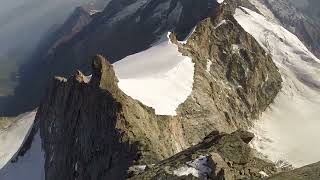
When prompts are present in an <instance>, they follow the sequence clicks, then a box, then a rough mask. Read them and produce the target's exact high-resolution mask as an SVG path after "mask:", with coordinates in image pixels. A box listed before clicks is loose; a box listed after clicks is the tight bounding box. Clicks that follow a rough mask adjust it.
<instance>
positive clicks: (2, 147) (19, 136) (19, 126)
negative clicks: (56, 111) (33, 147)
mask: <svg viewBox="0 0 320 180" xmlns="http://www.w3.org/2000/svg"><path fill="white" fill-rule="evenodd" d="M35 115H36V112H30V113H26V114H24V115H21V116H19V117H17V120H16V122H15V123H13V124H12V125H11V126H10V127H9V128H8V129H5V130H0V169H1V168H2V167H3V166H4V165H6V164H7V163H8V161H10V160H11V158H12V157H13V156H14V155H15V154H16V153H17V151H18V150H19V149H20V147H21V145H22V144H23V142H24V141H25V138H26V137H27V136H28V134H29V133H30V131H31V127H32V125H33V121H34V118H35ZM0 179H1V178H0Z"/></svg>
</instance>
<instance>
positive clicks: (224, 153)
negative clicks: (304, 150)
mask: <svg viewBox="0 0 320 180" xmlns="http://www.w3.org/2000/svg"><path fill="white" fill-rule="evenodd" d="M249 134H250V133H248V132H245V131H237V132H235V133H232V134H224V133H219V132H217V131H214V132H212V133H211V134H210V135H208V136H207V137H206V138H205V139H204V140H203V141H202V142H201V143H200V144H198V145H195V146H193V147H191V148H189V149H187V150H185V151H182V152H181V153H178V154H177V155H174V156H172V157H170V158H168V159H166V160H163V161H161V162H159V163H157V164H156V165H151V166H146V168H145V171H143V172H138V171H131V173H132V174H131V175H132V176H131V177H129V178H130V179H137V180H138V179H139V180H140V179H146V180H147V179H217V180H218V179H227V180H232V179H258V178H264V177H265V174H268V175H271V174H274V173H275V172H276V168H275V167H274V165H273V164H272V163H269V162H266V161H264V160H261V159H258V158H256V157H254V156H253V152H252V150H251V148H250V147H249V145H248V144H247V143H245V142H244V140H245V141H247V140H248V139H247V138H243V137H247V136H248V135H249ZM250 136H251V134H250ZM262 172H263V173H262ZM134 173H136V174H134Z"/></svg>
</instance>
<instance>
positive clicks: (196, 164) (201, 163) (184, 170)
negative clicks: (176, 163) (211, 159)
mask: <svg viewBox="0 0 320 180" xmlns="http://www.w3.org/2000/svg"><path fill="white" fill-rule="evenodd" d="M186 164H187V165H186V166H183V167H180V168H179V169H176V170H174V171H173V174H174V175H176V176H188V175H189V174H191V175H193V176H195V177H198V178H199V177H201V176H204V177H205V175H206V174H209V173H211V171H212V170H211V168H209V167H208V157H207V156H200V157H199V158H197V159H195V160H194V161H189V162H187V163H186Z"/></svg>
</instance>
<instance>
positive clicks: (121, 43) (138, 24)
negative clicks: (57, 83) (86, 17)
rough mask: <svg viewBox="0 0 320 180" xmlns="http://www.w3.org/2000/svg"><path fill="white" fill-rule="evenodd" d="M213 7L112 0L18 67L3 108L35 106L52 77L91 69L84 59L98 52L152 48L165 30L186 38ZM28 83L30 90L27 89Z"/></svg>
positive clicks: (170, 0)
mask: <svg viewBox="0 0 320 180" xmlns="http://www.w3.org/2000/svg"><path fill="white" fill-rule="evenodd" d="M217 5H218V3H217V2H216V1H213V2H212V1H210V3H209V1H207V0H205V1H201V2H195V1H192V0H187V1H186V0H166V1H162V0H161V1H160V0H136V1H127V0H114V1H111V2H110V4H109V5H108V6H107V7H106V9H105V10H104V11H103V12H101V13H97V14H96V15H95V16H94V19H93V20H92V21H91V23H90V24H89V25H88V26H87V27H86V28H84V29H83V30H82V31H81V32H80V33H78V34H77V35H76V36H75V37H73V38H72V39H71V40H70V41H68V42H67V43H63V44H60V45H59V46H58V47H56V48H55V50H54V52H53V53H51V54H50V56H45V58H44V59H41V58H36V59H32V61H31V62H30V64H29V65H28V66H26V67H24V68H22V69H21V79H20V86H19V87H18V88H17V89H16V91H15V93H16V96H15V97H13V101H11V102H13V103H11V104H9V105H7V107H8V108H7V109H5V110H4V111H3V112H4V113H9V112H11V113H13V114H19V113H20V112H25V111H27V109H32V108H33V107H35V106H37V105H38V103H39V100H40V97H42V96H43V92H44V91H43V89H44V88H45V87H46V86H48V83H49V82H50V80H51V78H52V77H53V76H55V75H61V76H70V75H71V74H72V72H73V71H74V70H75V69H82V70H84V71H85V72H87V71H89V69H90V68H88V66H87V64H88V59H90V57H92V56H93V55H95V54H97V53H100V54H103V55H105V56H106V57H108V59H109V60H110V61H111V62H115V61H117V60H119V59H122V58H124V57H125V56H127V55H130V54H133V53H136V52H139V51H141V50H144V49H146V48H148V47H150V46H151V45H152V44H153V43H154V42H156V41H158V40H159V38H161V37H162V35H163V34H166V33H167V32H168V31H172V32H176V33H177V34H178V37H179V38H184V37H185V36H186V35H187V34H188V33H189V32H190V30H191V29H192V28H193V27H194V26H195V25H196V24H197V22H199V20H202V19H204V18H205V17H207V16H208V15H209V14H212V13H214V12H215V8H217ZM30 86H31V87H33V89H29V88H27V87H30ZM26 94H28V95H26ZM31 97H32V98H31Z"/></svg>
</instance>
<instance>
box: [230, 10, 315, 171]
mask: <svg viewBox="0 0 320 180" xmlns="http://www.w3.org/2000/svg"><path fill="white" fill-rule="evenodd" d="M235 18H236V20H237V21H238V22H239V24H240V25H241V26H242V27H243V28H244V29H245V30H246V31H247V32H248V33H250V34H251V35H252V36H254V37H255V39H256V40H257V41H258V42H259V43H260V44H261V45H262V47H264V48H265V49H266V50H267V51H268V52H270V53H271V55H272V57H273V60H274V62H275V63H276V65H277V66H278V68H279V70H280V73H281V75H282V78H283V88H282V90H281V92H280V93H279V94H278V96H277V98H276V99H275V102H274V103H273V104H272V105H271V107H270V108H269V109H268V110H267V111H266V112H264V113H263V114H262V117H261V118H260V120H259V121H258V122H257V123H256V125H255V127H254V128H253V130H252V131H253V132H255V134H256V136H257V138H255V140H254V141H253V142H252V145H253V146H254V147H255V148H256V149H257V150H259V151H260V152H262V153H264V154H266V155H267V156H268V157H269V158H270V159H271V160H273V161H281V160H284V161H287V162H289V163H291V164H293V165H294V166H296V167H300V166H303V165H306V164H311V163H314V162H317V161H319V160H320V153H319V149H320V141H319V139H320V133H319V130H320V116H319V112H320V60H319V59H317V58H316V57H315V56H314V55H313V54H312V53H311V52H309V51H308V49H307V48H306V47H305V46H304V45H303V43H302V42H301V41H300V40H299V39H298V38H297V37H296V36H295V35H293V34H292V33H290V32H289V31H287V30H286V29H284V28H283V27H281V26H280V25H278V24H276V23H273V22H270V21H268V20H267V19H266V18H265V17H263V16H262V15H259V14H257V13H255V12H253V11H251V10H249V9H246V8H242V9H237V10H236V13H235Z"/></svg>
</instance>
